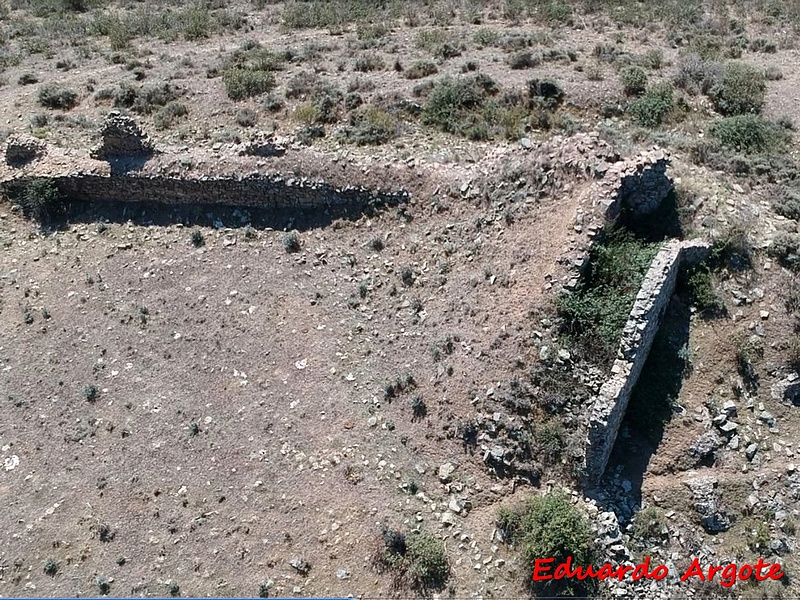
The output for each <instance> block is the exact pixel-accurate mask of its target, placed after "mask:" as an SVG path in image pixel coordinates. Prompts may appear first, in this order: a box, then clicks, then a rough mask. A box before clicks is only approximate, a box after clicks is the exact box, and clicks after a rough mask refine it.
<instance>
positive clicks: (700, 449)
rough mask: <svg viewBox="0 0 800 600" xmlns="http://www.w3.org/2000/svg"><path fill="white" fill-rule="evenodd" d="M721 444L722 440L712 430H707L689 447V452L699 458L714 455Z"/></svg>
mask: <svg viewBox="0 0 800 600" xmlns="http://www.w3.org/2000/svg"><path fill="white" fill-rule="evenodd" d="M721 446H722V440H721V439H720V438H719V436H718V435H717V434H716V433H714V432H713V431H707V432H706V433H704V434H703V435H701V436H700V437H699V438H697V440H696V441H695V442H694V444H692V446H691V448H689V453H690V454H691V455H692V456H694V457H696V458H698V459H700V460H703V459H706V458H709V457H712V456H714V453H715V452H716V451H717V450H718V449H719V448H720V447H721Z"/></svg>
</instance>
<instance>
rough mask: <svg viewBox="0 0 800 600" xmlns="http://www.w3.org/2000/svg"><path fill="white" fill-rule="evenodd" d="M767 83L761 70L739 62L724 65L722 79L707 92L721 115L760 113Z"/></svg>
mask: <svg viewBox="0 0 800 600" xmlns="http://www.w3.org/2000/svg"><path fill="white" fill-rule="evenodd" d="M766 93H767V83H766V80H765V78H764V72H763V70H762V69H760V68H758V67H755V66H753V65H750V64H747V63H741V62H731V63H728V64H727V65H725V70H724V72H723V74H722V79H721V80H720V82H719V83H718V84H717V85H714V86H713V87H712V88H711V89H710V90H709V91H708V96H709V98H710V99H711V101H712V102H713V103H714V107H715V108H716V109H717V110H718V111H719V112H720V113H721V114H723V115H726V116H731V115H743V114H749V113H760V112H761V108H762V107H763V106H764V98H765V96H766Z"/></svg>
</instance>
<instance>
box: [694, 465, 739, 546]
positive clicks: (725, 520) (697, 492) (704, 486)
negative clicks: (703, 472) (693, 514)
mask: <svg viewBox="0 0 800 600" xmlns="http://www.w3.org/2000/svg"><path fill="white" fill-rule="evenodd" d="M685 483H686V485H687V486H688V487H689V489H690V490H691V491H692V497H693V500H694V508H695V510H696V511H697V512H698V514H699V515H700V523H701V525H702V526H703V529H705V530H706V531H707V532H708V533H720V532H723V531H727V530H728V529H730V527H731V522H732V519H731V516H730V515H729V514H728V513H727V511H726V510H725V509H724V508H723V507H722V506H721V505H720V501H719V490H718V489H717V480H716V479H714V478H713V477H695V478H694V479H690V480H688V481H686V482H685Z"/></svg>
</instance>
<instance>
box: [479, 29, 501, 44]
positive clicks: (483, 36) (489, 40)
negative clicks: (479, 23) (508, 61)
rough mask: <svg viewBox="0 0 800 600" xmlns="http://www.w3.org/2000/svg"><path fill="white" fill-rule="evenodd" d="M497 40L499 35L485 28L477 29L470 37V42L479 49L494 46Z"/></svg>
mask: <svg viewBox="0 0 800 600" xmlns="http://www.w3.org/2000/svg"><path fill="white" fill-rule="evenodd" d="M499 39H500V34H499V33H497V32H496V31H494V30H493V29H488V28H486V27H483V28H481V29H479V30H478V31H476V32H475V34H474V35H473V36H472V41H473V42H475V45H476V46H478V47H479V48H483V47H485V46H495V45H497V42H498V40H499Z"/></svg>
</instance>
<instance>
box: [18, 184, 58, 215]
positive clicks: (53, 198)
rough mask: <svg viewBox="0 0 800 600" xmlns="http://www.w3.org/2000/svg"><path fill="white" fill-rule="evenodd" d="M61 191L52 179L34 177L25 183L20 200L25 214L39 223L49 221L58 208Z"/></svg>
mask: <svg viewBox="0 0 800 600" xmlns="http://www.w3.org/2000/svg"><path fill="white" fill-rule="evenodd" d="M60 200H61V192H59V191H58V187H57V186H56V184H55V182H54V181H53V180H52V179H43V178H41V179H39V178H37V179H32V180H30V181H29V182H27V183H26V184H25V186H24V187H23V189H22V190H21V194H20V195H19V198H18V200H17V201H18V202H19V205H20V206H21V207H22V212H23V214H24V215H25V216H27V217H28V218H30V219H33V220H34V221H37V222H39V223H44V222H45V221H47V220H48V219H49V218H50V217H51V216H52V214H53V212H54V211H55V210H56V209H57V206H58V203H59V201H60Z"/></svg>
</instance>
